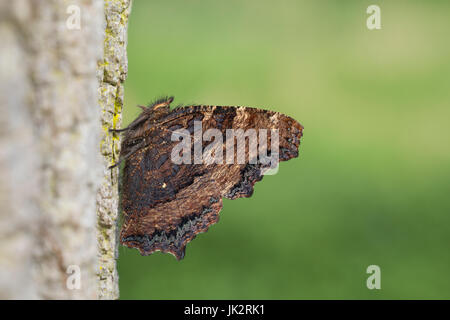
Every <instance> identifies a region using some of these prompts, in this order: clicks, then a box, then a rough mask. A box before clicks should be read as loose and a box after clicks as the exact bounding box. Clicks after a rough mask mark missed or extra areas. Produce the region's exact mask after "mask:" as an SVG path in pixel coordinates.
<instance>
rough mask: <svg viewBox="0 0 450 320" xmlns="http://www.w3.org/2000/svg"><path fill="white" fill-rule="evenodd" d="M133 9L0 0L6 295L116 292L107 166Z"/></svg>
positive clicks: (1, 275) (1, 253)
mask: <svg viewBox="0 0 450 320" xmlns="http://www.w3.org/2000/svg"><path fill="white" fill-rule="evenodd" d="M129 10H130V1H126V0H117V1H112V0H105V1H104V2H103V1H102V0H84V1H83V0H78V1H76V0H73V1H70V3H67V2H64V1H59V0H47V1H32V0H15V1H2V2H0V38H1V39H2V50H1V51H0V83H1V86H0V111H1V117H0V206H1V207H0V298H2V299H16V298H20V299H95V298H106V299H108V298H117V297H118V277H117V271H116V263H115V262H116V258H117V243H116V236H115V235H116V234H117V224H116V221H117V215H118V212H117V197H118V195H117V174H118V172H117V170H114V171H111V170H108V169H107V166H108V165H110V164H111V162H112V161H114V159H116V158H117V155H118V152H119V140H118V137H112V135H111V134H109V132H108V131H107V128H108V127H110V126H118V125H120V118H121V110H122V101H123V86H122V82H123V80H124V79H125V77H126V70H127V66H126V51H125V48H126V25H127V20H128V14H129ZM105 17H106V19H105ZM105 28H106V29H105ZM105 31H106V32H105ZM103 51H104V53H103ZM99 151H100V152H99Z"/></svg>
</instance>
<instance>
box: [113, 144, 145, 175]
mask: <svg viewBox="0 0 450 320" xmlns="http://www.w3.org/2000/svg"><path fill="white" fill-rule="evenodd" d="M143 147H145V141H142V142H141V143H139V144H137V145H135V146H133V148H132V149H131V151H130V152H128V153H127V154H126V155H124V156H120V157H119V160H118V161H117V162H116V163H114V164H113V165H111V166H109V167H108V169H113V168H115V167H117V166H118V165H120V164H121V163H122V161H123V160H127V159H128V158H129V157H131V156H132V155H133V154H135V153H136V152H137V151H139V150H141V149H142V148H143Z"/></svg>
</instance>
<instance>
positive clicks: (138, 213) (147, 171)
mask: <svg viewBox="0 0 450 320" xmlns="http://www.w3.org/2000/svg"><path fill="white" fill-rule="evenodd" d="M194 121H201V124H202V129H203V132H205V131H207V130H208V129H218V130H219V131H220V133H221V134H222V136H223V137H224V139H223V143H222V145H221V148H222V150H223V154H224V156H223V162H222V163H211V164H205V163H201V164H194V161H193V160H194V159H193V158H191V160H192V161H191V162H192V163H191V164H176V163H174V161H172V159H171V154H172V150H173V148H174V147H175V146H176V145H177V144H178V143H179V142H178V141H172V140H171V136H172V133H173V132H174V131H175V130H177V129H181V128H183V129H187V131H188V132H189V133H190V134H192V133H193V132H194ZM227 129H234V131H236V130H239V129H242V131H246V130H248V129H266V130H269V131H270V129H278V134H279V160H280V161H285V160H289V159H291V158H293V157H296V156H297V155H298V147H299V143H300V138H301V136H302V131H303V127H302V126H301V125H300V124H299V123H298V122H297V121H295V120H294V119H292V118H290V117H288V116H285V115H283V114H281V113H278V112H274V111H268V110H261V109H256V108H246V107H219V106H190V107H181V108H177V109H175V110H173V111H172V112H170V113H168V114H165V115H163V116H161V117H160V118H159V119H158V120H157V124H156V125H155V126H154V129H152V130H150V131H147V132H146V137H145V141H147V144H146V146H145V147H143V148H141V149H139V150H138V151H137V152H135V153H134V154H133V156H131V157H129V158H128V159H127V160H126V163H125V166H124V171H123V178H122V199H121V206H122V209H123V214H124V223H123V225H122V229H121V235H120V240H121V243H122V244H123V245H125V246H128V247H132V248H137V249H138V250H139V251H140V252H141V254H142V255H148V254H151V253H153V252H155V251H162V252H168V253H171V254H173V255H174V256H175V257H176V258H177V259H182V258H183V257H184V252H185V247H186V244H187V243H188V242H189V241H191V240H192V239H194V238H195V236H196V235H197V234H198V233H201V232H205V231H207V230H208V228H209V226H211V225H212V224H214V223H216V222H217V221H218V220H219V212H220V210H221V209H222V198H223V197H226V198H229V199H236V198H240V197H249V196H251V194H252V193H253V186H254V184H255V183H256V182H257V181H259V180H261V179H262V176H263V174H264V171H265V170H266V169H267V168H268V165H267V164H265V165H263V164H261V163H258V162H257V163H249V162H251V161H250V159H252V158H253V159H254V158H255V157H257V155H255V154H254V152H253V150H250V148H249V147H248V145H247V146H246V148H245V161H244V162H242V161H241V162H240V163H236V162H237V161H236V159H237V155H236V150H237V146H236V145H235V137H233V136H231V137H230V136H227V133H228V132H227ZM216 132H217V131H216ZM229 139H232V141H233V142H232V144H233V146H234V148H233V154H232V156H233V159H234V161H233V162H232V163H231V162H230V163H226V157H227V156H228V155H227V152H228V151H229V150H227V149H230V148H227V147H229V146H231V144H228V142H229ZM257 141H258V143H259V142H260V141H259V140H257ZM214 142H215V140H214ZM270 142H271V137H270V139H269V140H268V141H267V143H266V145H265V148H266V149H267V150H263V151H265V152H266V153H267V154H270V153H271V152H272V150H271V143H270ZM127 143H128V144H127ZM192 143H193V142H192ZM208 143H210V142H205V141H203V145H202V146H203V148H204V147H205V146H206V145H207V144H208ZM123 145H125V146H127V145H129V141H128V142H127V141H124V142H123ZM262 145H263V144H259V145H258V147H261V146H262ZM128 148H129V147H128ZM192 149H193V148H192ZM260 149H264V148H260ZM235 155H236V157H234V156H235ZM253 162H254V161H253Z"/></svg>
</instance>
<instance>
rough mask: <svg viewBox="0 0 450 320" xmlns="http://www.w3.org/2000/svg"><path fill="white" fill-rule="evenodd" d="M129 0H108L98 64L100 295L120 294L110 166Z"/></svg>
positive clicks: (115, 150) (115, 176)
mask: <svg viewBox="0 0 450 320" xmlns="http://www.w3.org/2000/svg"><path fill="white" fill-rule="evenodd" d="M130 10H131V1H130V0H116V1H107V0H106V1H105V16H106V29H105V39H104V53H103V61H102V63H100V64H99V65H98V71H99V72H98V75H99V81H100V86H99V97H100V100H99V102H100V107H101V110H102V115H101V117H102V118H101V119H102V137H101V143H100V146H101V147H100V149H101V154H102V156H103V179H102V182H101V186H100V189H99V192H98V196H97V216H98V230H99V232H98V239H97V241H98V244H99V252H100V260H99V270H100V273H99V277H100V285H99V291H98V295H99V298H100V299H117V298H118V297H119V276H118V274H117V268H116V259H117V257H118V243H119V241H118V225H117V222H118V217H119V212H118V203H119V193H118V190H119V189H118V183H119V168H118V167H116V168H114V169H108V166H110V165H112V164H114V163H115V162H116V161H117V160H118V159H119V152H120V135H118V134H111V133H110V132H109V131H108V130H109V129H110V128H120V125H121V121H122V107H123V82H124V81H125V78H126V76H127V71H128V60H127V51H126V47H127V25H128V16H129V14H130Z"/></svg>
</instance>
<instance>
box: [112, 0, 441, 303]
mask: <svg viewBox="0 0 450 320" xmlns="http://www.w3.org/2000/svg"><path fill="white" fill-rule="evenodd" d="M371 4H378V5H379V6H380V7H381V22H382V29H381V30H373V31H370V30H368V29H367V27H366V19H367V17H368V14H366V9H367V7H368V6H369V5H371ZM449 13H450V2H449V1H414V0H409V1H375V0H373V1H361V0H358V1H338V0H335V1H313V0H309V1H262V0H258V1H249V0H245V1H242V0H232V1H211V0H210V1H206V0H203V1H199V0H197V1H181V0H180V1H162V0H152V1H143V0H135V1H133V9H132V15H131V18H130V24H129V39H128V41H129V43H128V59H129V76H128V79H127V81H126V84H125V106H126V107H125V113H124V125H126V124H127V123H129V122H130V121H132V120H133V118H134V117H136V115H137V114H138V113H139V109H138V108H136V107H135V105H137V104H144V103H147V102H149V101H151V100H152V99H154V98H155V97H158V96H160V95H162V94H172V95H175V102H174V105H176V104H178V103H185V104H190V103H199V104H212V105H244V106H253V107H262V108H267V109H272V110H277V111H280V112H283V113H285V114H287V115H289V116H292V117H293V118H295V119H297V120H298V121H299V122H300V123H301V124H303V125H304V127H305V131H304V137H303V139H302V143H301V146H300V157H299V158H296V159H293V160H291V161H289V162H285V163H282V164H281V165H280V171H279V173H278V174H276V175H274V176H266V177H265V178H264V179H263V181H262V182H259V183H257V184H256V186H255V193H254V195H253V196H252V197H251V198H248V199H238V200H234V201H230V200H225V201H224V208H223V210H222V212H221V218H220V222H219V223H218V224H216V225H214V226H212V227H211V228H210V229H209V231H208V232H207V233H204V234H200V235H198V236H197V238H196V239H195V240H193V241H192V242H191V243H190V244H188V246H187V249H186V257H185V259H184V260H182V261H180V262H178V261H176V259H175V258H174V257H173V256H171V255H168V254H161V253H156V254H153V255H151V256H148V257H141V256H140V255H139V253H138V251H137V250H132V249H128V248H124V247H121V248H120V259H119V275H120V294H121V298H122V299H317V298H321V299H332V298H337V299H399V298H417V299H421V298H425V299H431V298H437V299H440V298H447V299H448V298H450V273H449V271H450V268H449V267H450V252H449V245H450V232H449V231H450V216H449V212H450V165H449V164H450V149H449V142H450V125H449V122H450V121H449V120H450V42H449V39H450V19H449V18H450V15H449ZM372 264H375V265H379V266H380V268H381V290H369V289H367V287H366V279H367V277H368V276H369V275H368V274H366V268H367V267H368V266H369V265H372Z"/></svg>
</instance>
